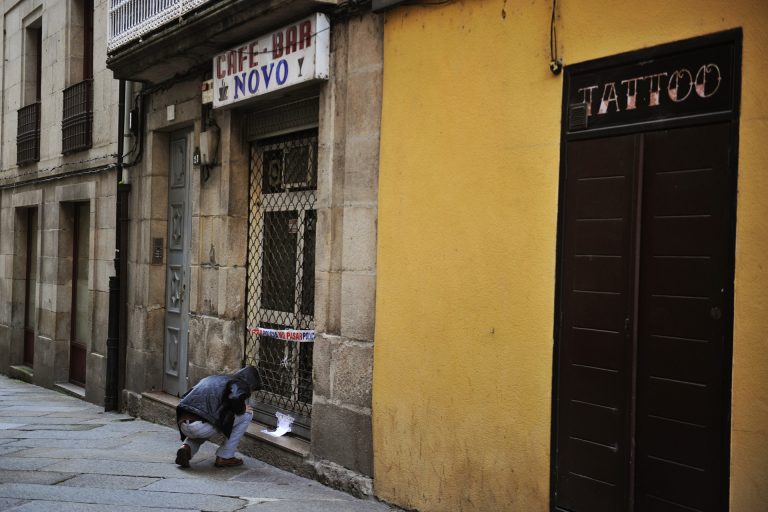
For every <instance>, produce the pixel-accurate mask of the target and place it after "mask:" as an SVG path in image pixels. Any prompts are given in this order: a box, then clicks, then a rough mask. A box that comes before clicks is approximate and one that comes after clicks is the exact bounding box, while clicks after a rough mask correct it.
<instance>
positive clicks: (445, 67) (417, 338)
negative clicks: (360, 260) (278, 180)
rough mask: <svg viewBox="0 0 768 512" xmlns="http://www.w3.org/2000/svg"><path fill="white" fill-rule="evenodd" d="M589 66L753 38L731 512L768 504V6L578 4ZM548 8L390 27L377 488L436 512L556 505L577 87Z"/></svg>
mask: <svg viewBox="0 0 768 512" xmlns="http://www.w3.org/2000/svg"><path fill="white" fill-rule="evenodd" d="M558 3H559V4H560V6H559V7H558V22H557V26H558V30H559V43H560V44H559V47H560V53H561V55H562V57H563V58H564V60H565V63H566V64H569V63H576V62H581V61H584V60H589V59H594V58H598V57H604V56H608V55H613V54H616V53H621V52H625V51H629V50H635V49H639V48H643V47H647V46H653V45H657V44H662V43H668V42H672V41H675V40H679V39H685V38H688V37H693V36H698V35H703V34H707V33H711V32H716V31H720V30H725V29H729V28H734V27H739V26H740V27H743V30H744V52H743V59H744V60H743V73H742V81H743V85H742V114H741V124H740V153H739V197H738V214H737V215H738V217H737V256H736V311H735V331H734V358H733V431H732V439H731V440H732V464H731V466H732V469H731V510H733V511H734V512H742V511H744V512H750V511H762V510H768V391H766V390H768V341H767V340H768V261H766V260H767V259H768V256H767V255H768V199H766V198H768V94H766V93H765V92H764V91H763V86H764V85H765V84H766V82H768V72H766V66H768V2H767V1H765V0H740V1H739V0H731V1H726V0H721V1H712V0H710V1H704V0H699V1H693V0H678V1H676V2H669V1H666V0H648V1H644V2H625V1H616V0H578V1H576V0H561V1H560V2H558ZM551 5H552V2H551V1H542V0H527V1H525V2H520V1H517V0H507V1H504V0H497V1H485V0H466V1H456V2H451V3H448V4H445V5H438V6H405V7H400V8H397V9H395V10H393V11H390V12H389V13H388V15H387V17H386V25H385V53H384V61H385V66H384V106H383V121H382V138H381V161H380V185H379V187H380V189H379V194H380V196H379V235H378V236H379V241H378V244H379V246H378V271H377V273H378V281H377V305H376V345H375V353H374V385H373V428H374V453H375V460H374V464H375V468H374V485H375V489H376V493H377V494H378V495H379V496H380V497H382V498H384V499H386V500H389V501H392V502H395V503H398V504H401V505H404V506H408V507H415V508H417V509H419V510H421V511H424V512H427V511H447V512H458V511H501V510H519V511H524V512H528V511H544V510H548V501H549V467H550V466H549V465H550V453H549V450H550V426H551V378H552V345H553V342H552V333H553V316H554V292H555V257H556V252H555V245H556V236H557V229H556V219H557V198H558V173H559V151H560V145H559V144H560V120H561V101H562V77H555V76H553V75H552V74H551V73H550V72H549V69H548V63H549V17H550V13H551V11H550V9H551Z"/></svg>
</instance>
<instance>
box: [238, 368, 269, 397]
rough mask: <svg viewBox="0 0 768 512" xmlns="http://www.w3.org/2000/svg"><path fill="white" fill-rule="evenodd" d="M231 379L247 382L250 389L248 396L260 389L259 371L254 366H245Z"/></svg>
mask: <svg viewBox="0 0 768 512" xmlns="http://www.w3.org/2000/svg"><path fill="white" fill-rule="evenodd" d="M232 377H234V378H236V379H239V380H242V381H245V382H247V383H248V386H249V387H250V392H249V394H250V393H253V392H254V391H258V390H260V389H261V388H262V384H261V376H260V375H259V370H258V369H256V367H254V366H246V367H245V368H243V369H242V370H239V371H237V372H236V373H235V374H234V375H232Z"/></svg>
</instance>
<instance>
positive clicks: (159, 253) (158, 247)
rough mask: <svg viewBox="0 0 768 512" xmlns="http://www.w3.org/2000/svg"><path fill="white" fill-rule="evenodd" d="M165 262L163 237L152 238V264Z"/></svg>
mask: <svg viewBox="0 0 768 512" xmlns="http://www.w3.org/2000/svg"><path fill="white" fill-rule="evenodd" d="M162 264H163V239H162V238H153V239H152V265H162Z"/></svg>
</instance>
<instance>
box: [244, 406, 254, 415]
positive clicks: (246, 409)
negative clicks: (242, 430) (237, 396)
mask: <svg viewBox="0 0 768 512" xmlns="http://www.w3.org/2000/svg"><path fill="white" fill-rule="evenodd" d="M245 412H249V413H251V414H253V407H251V406H250V405H248V404H246V405H245Z"/></svg>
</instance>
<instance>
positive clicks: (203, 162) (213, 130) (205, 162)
mask: <svg viewBox="0 0 768 512" xmlns="http://www.w3.org/2000/svg"><path fill="white" fill-rule="evenodd" d="M219 135H220V132H219V127H218V126H216V125H215V124H213V123H210V124H209V125H208V127H207V129H206V130H205V131H204V132H200V169H201V170H202V171H203V180H204V181H208V178H209V177H210V174H211V167H213V166H215V165H218V159H217V155H218V153H219Z"/></svg>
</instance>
